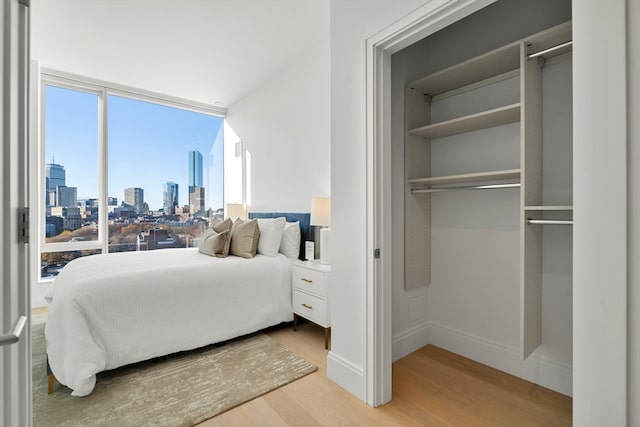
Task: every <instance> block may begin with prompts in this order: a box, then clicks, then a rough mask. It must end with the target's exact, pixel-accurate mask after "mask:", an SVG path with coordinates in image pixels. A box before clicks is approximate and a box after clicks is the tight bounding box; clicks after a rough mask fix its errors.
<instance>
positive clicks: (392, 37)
mask: <svg viewBox="0 0 640 427" xmlns="http://www.w3.org/2000/svg"><path fill="white" fill-rule="evenodd" d="M495 1H497V0H431V1H428V2H427V3H426V4H425V5H423V6H422V7H420V8H418V9H416V10H415V11H413V12H412V13H410V14H409V15H407V16H405V17H404V18H402V19H400V20H398V21H396V22H395V23H393V24H392V25H390V26H388V27H386V28H384V29H383V30H381V31H380V32H378V33H376V34H375V35H373V36H371V37H369V38H368V39H367V40H366V47H365V49H366V50H365V63H366V66H365V69H366V71H365V82H366V83H365V84H366V157H367V158H366V165H367V167H366V171H367V172H366V173H367V176H366V182H367V189H366V194H367V201H366V203H367V206H366V207H367V232H366V236H367V257H366V260H367V266H366V277H367V292H366V293H367V301H366V303H367V314H366V316H367V318H366V325H367V326H366V327H367V331H366V332H367V333H366V336H367V337H368V338H369V339H368V340H367V348H366V354H367V359H366V367H367V369H366V373H367V375H366V384H367V386H366V391H367V395H366V400H367V403H368V404H369V405H372V406H379V405H382V404H384V403H386V402H388V401H390V400H391V394H392V389H391V363H392V362H393V360H392V345H393V336H392V328H391V314H392V275H391V272H392V264H391V256H390V254H391V250H392V244H391V242H392V239H391V238H392V229H391V218H392V203H391V175H392V173H393V171H392V168H391V55H392V54H394V53H395V52H397V51H399V50H401V49H404V48H405V47H407V46H409V45H411V44H413V43H415V42H417V41H418V40H421V39H423V38H425V37H427V36H429V35H431V34H433V33H435V32H436V31H439V30H441V29H443V28H445V27H447V26H449V25H451V24H453V23H454V22H456V21H459V20H460V19H462V18H464V17H466V16H468V15H470V14H472V13H474V12H476V11H478V10H480V9H482V8H484V7H486V6H488V5H490V4H491V3H494V2H495ZM377 249H379V250H380V257H379V258H376V257H375V256H374V253H375V251H376V250H377Z"/></svg>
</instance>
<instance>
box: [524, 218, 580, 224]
mask: <svg viewBox="0 0 640 427" xmlns="http://www.w3.org/2000/svg"><path fill="white" fill-rule="evenodd" d="M527 224H541V225H573V220H571V219H531V218H527Z"/></svg>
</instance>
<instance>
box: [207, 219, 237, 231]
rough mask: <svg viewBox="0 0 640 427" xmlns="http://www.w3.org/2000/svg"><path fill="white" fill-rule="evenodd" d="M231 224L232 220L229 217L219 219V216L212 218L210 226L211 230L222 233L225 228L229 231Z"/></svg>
mask: <svg viewBox="0 0 640 427" xmlns="http://www.w3.org/2000/svg"><path fill="white" fill-rule="evenodd" d="M232 225H233V221H231V218H227V219H225V220H224V221H223V220H221V219H220V218H213V219H212V220H211V228H213V231H215V232H216V233H222V232H223V231H225V230H227V231H229V233H231V226H232Z"/></svg>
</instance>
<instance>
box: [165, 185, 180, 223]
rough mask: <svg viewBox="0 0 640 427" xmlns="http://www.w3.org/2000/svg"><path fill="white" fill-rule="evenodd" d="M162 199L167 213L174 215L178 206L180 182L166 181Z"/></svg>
mask: <svg viewBox="0 0 640 427" xmlns="http://www.w3.org/2000/svg"><path fill="white" fill-rule="evenodd" d="M162 201H163V203H162V207H163V208H164V213H165V215H173V214H174V213H175V212H176V210H175V208H176V206H178V184H176V183H175V182H171V181H167V182H165V183H164V191H163V193H162Z"/></svg>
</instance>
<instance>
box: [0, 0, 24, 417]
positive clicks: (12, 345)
mask: <svg viewBox="0 0 640 427" xmlns="http://www.w3.org/2000/svg"><path fill="white" fill-rule="evenodd" d="M28 3H29V0H2V2H1V6H0V8H1V9H2V12H1V13H2V21H0V22H1V23H0V67H1V71H2V84H1V86H0V117H1V119H0V135H2V149H1V150H0V171H2V172H1V173H2V178H0V201H1V202H0V280H1V282H0V425H2V426H12V427H13V426H17V427H22V426H30V425H31V329H30V327H29V326H30V325H29V319H30V310H29V306H30V300H29V298H30V289H29V280H28V279H29V274H28V272H29V269H28V256H27V254H28V252H27V251H28V248H27V246H28V245H27V244H25V242H24V238H23V237H22V226H21V223H22V217H23V214H24V212H25V209H24V208H25V206H26V203H27V200H28V186H27V172H28V171H27V147H28V144H27V141H28V123H27V117H28V114H27V113H28V84H27V82H28V75H29V74H28V64H29V48H28V46H29V44H28V34H29V33H28V31H29V7H28Z"/></svg>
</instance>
